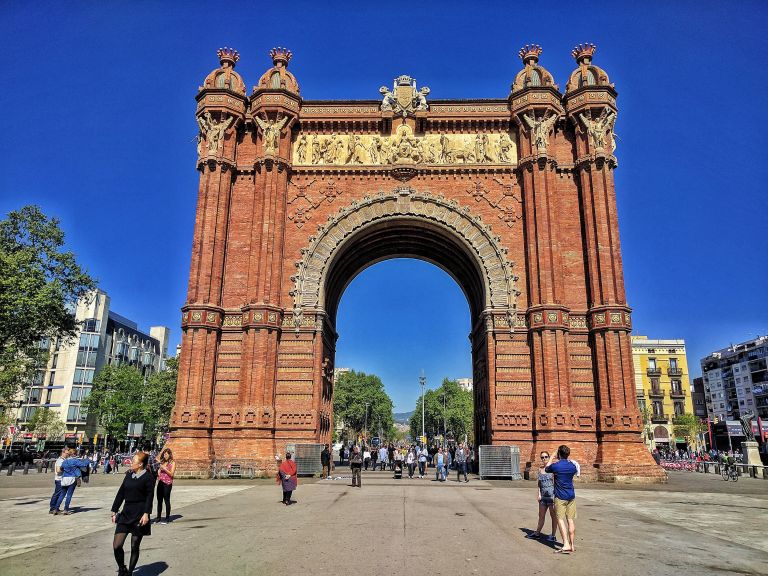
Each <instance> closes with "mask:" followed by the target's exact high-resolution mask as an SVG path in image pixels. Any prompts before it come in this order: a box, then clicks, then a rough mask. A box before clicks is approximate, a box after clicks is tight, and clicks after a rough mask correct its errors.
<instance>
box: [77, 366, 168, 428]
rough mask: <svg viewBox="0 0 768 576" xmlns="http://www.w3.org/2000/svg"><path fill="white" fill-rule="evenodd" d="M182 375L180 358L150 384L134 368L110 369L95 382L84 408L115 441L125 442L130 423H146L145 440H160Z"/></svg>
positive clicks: (155, 375) (106, 368)
mask: <svg viewBox="0 0 768 576" xmlns="http://www.w3.org/2000/svg"><path fill="white" fill-rule="evenodd" d="M178 375H179V363H178V360H177V359H176V358H169V359H168V360H167V361H166V369H165V370H163V371H162V372H157V373H155V374H152V375H151V376H150V377H149V378H147V379H146V382H145V380H144V377H143V376H142V375H141V372H139V371H138V370H136V369H135V368H133V367H132V366H127V365H124V366H106V367H105V368H104V369H103V370H102V371H101V372H99V373H98V374H97V375H96V378H94V380H93V389H92V390H91V394H90V396H88V398H86V399H85V400H84V401H83V405H84V406H85V407H86V409H87V410H88V413H89V414H91V415H95V416H96V419H97V421H98V423H99V424H100V425H101V426H103V427H104V429H105V430H106V432H107V434H109V435H110V436H111V437H113V438H117V439H120V440H123V439H125V438H126V435H127V432H128V424H129V423H130V422H142V423H143V424H144V436H145V437H146V438H157V436H158V435H160V434H162V433H163V432H165V431H166V430H167V429H168V423H169V420H170V417H171V411H172V410H173V404H174V402H175V401H176V379H177V378H178Z"/></svg>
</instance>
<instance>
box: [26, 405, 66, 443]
mask: <svg viewBox="0 0 768 576" xmlns="http://www.w3.org/2000/svg"><path fill="white" fill-rule="evenodd" d="M27 426H28V428H29V431H30V432H32V433H33V434H35V435H37V436H44V437H45V438H46V439H47V440H58V439H59V438H61V437H62V436H63V435H64V432H66V431H67V425H66V424H65V423H64V421H63V420H62V419H61V416H59V414H58V412H55V411H53V410H51V409H50V408H38V409H37V410H35V413H34V414H33V415H32V418H30V420H29V423H28V425H27Z"/></svg>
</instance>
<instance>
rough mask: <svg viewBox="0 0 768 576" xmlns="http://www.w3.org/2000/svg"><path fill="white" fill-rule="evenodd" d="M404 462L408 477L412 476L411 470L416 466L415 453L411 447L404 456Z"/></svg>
mask: <svg viewBox="0 0 768 576" xmlns="http://www.w3.org/2000/svg"><path fill="white" fill-rule="evenodd" d="M405 463H406V464H408V478H413V471H414V469H415V468H416V454H415V453H414V451H413V448H411V449H410V450H408V456H406V457H405Z"/></svg>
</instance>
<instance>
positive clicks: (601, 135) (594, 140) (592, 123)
mask: <svg viewBox="0 0 768 576" xmlns="http://www.w3.org/2000/svg"><path fill="white" fill-rule="evenodd" d="M578 118H579V121H580V122H581V124H582V126H584V129H585V130H586V131H587V135H588V136H589V142H590V144H591V145H592V147H593V148H594V149H595V150H602V149H604V148H605V135H606V134H607V133H608V132H612V131H613V125H614V123H615V122H616V113H615V112H613V111H609V110H608V108H604V109H603V112H602V113H601V114H600V116H598V117H597V118H596V119H594V120H593V119H592V117H591V116H587V115H585V114H584V113H583V112H582V113H580V114H579V116H578ZM611 140H613V138H611ZM615 148H616V147H615V145H614V146H613V149H614V150H615Z"/></svg>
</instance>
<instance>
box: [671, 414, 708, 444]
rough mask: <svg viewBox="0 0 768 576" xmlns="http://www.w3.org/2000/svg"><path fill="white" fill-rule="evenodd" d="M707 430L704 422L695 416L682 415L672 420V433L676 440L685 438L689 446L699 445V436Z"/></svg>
mask: <svg viewBox="0 0 768 576" xmlns="http://www.w3.org/2000/svg"><path fill="white" fill-rule="evenodd" d="M704 430H705V426H704V424H703V422H702V421H701V420H700V419H699V417H698V416H696V415H694V414H680V415H678V416H675V417H674V418H673V419H672V431H673V433H674V435H675V437H676V438H685V441H686V442H688V445H689V446H694V445H697V444H698V443H699V435H700V434H701V433H702V432H703V431H704Z"/></svg>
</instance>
